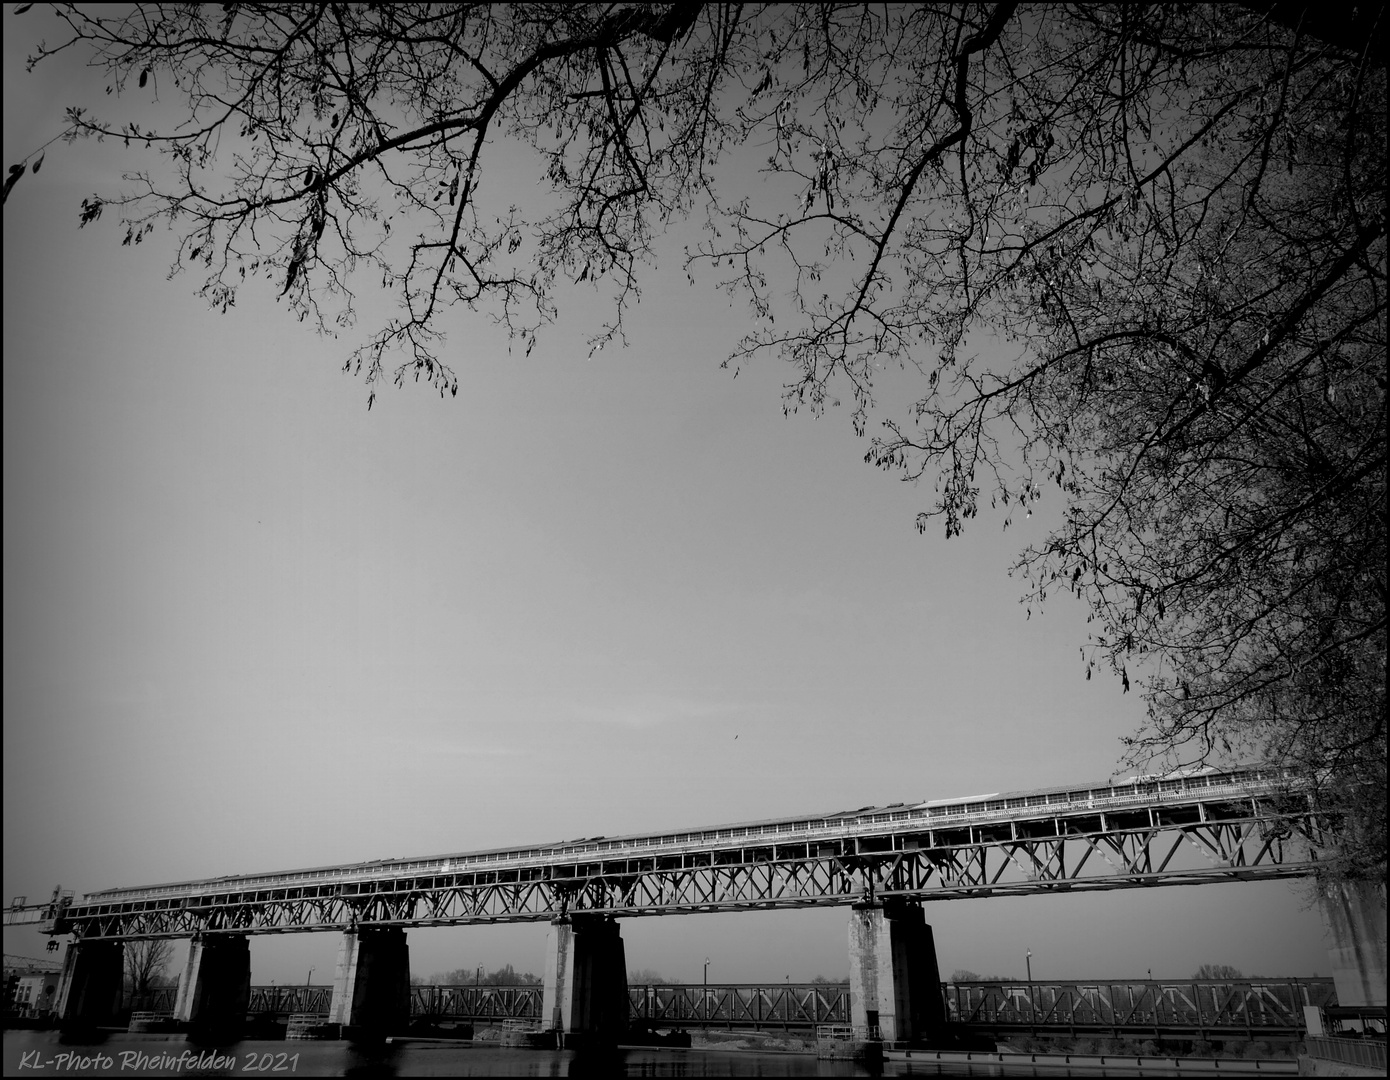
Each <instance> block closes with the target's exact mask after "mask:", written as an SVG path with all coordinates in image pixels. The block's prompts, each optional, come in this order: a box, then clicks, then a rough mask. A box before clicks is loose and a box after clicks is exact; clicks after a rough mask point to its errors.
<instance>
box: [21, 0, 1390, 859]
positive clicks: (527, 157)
mask: <svg viewBox="0 0 1390 1080" xmlns="http://www.w3.org/2000/svg"><path fill="white" fill-rule="evenodd" d="M57 11H58V14H59V17H60V18H61V19H62V20H63V22H64V23H65V25H66V27H67V28H68V31H69V36H68V38H67V39H66V40H64V41H61V42H59V43H57V44H55V45H43V46H40V47H39V49H38V50H37V53H36V54H35V56H34V58H33V60H32V61H31V62H32V63H37V62H44V61H46V60H47V59H48V58H50V57H54V56H56V55H58V54H61V53H64V52H68V51H70V50H74V49H77V50H80V51H82V52H83V54H84V55H85V56H87V57H88V58H89V59H90V60H91V61H92V62H93V63H95V64H96V65H98V66H99V67H101V68H103V69H104V70H105V71H106V73H107V75H108V77H109V87H108V92H109V93H112V94H113V95H114V96H113V98H112V99H111V100H113V101H114V100H115V98H116V97H125V98H126V100H133V101H136V102H145V101H147V100H149V99H151V98H153V97H154V95H156V94H158V95H160V97H161V102H162V107H163V108H164V109H165V110H168V109H169V108H170V105H169V101H170V100H176V101H178V102H179V105H178V108H177V109H175V110H174V112H175V121H174V122H173V123H172V124H168V125H164V126H160V127H158V128H157V129H156V128H154V127H149V126H147V124H148V122H147V121H142V120H139V119H125V120H121V119H110V120H108V119H99V118H98V117H97V116H96V115H95V114H94V113H92V112H91V111H90V110H89V108H88V107H79V106H74V107H73V108H72V110H71V111H70V112H69V114H68V115H69V122H70V125H71V126H70V130H69V132H68V134H69V135H70V136H71V137H74V138H76V137H82V136H96V137H102V138H108V139H109V138H119V139H121V140H123V141H124V142H126V143H129V144H136V145H143V146H146V147H148V148H150V149H151V150H152V151H154V152H155V159H156V161H155V166H154V167H152V168H151V170H150V171H147V172H142V173H139V174H137V175H134V176H132V177H130V178H129V184H130V186H129V188H128V190H127V191H126V192H125V193H124V194H118V195H112V194H110V193H107V194H102V193H98V194H94V195H93V196H91V197H90V198H88V199H86V200H84V202H83V206H82V212H81V213H82V222H83V223H84V224H85V223H86V222H89V221H92V220H95V219H96V218H97V217H99V216H100V215H101V214H102V212H103V211H104V210H105V208H107V207H109V206H113V207H115V208H116V209H117V210H119V212H120V213H121V214H122V215H123V219H124V223H125V224H126V232H125V236H124V241H123V242H125V243H127V244H130V243H138V242H139V241H140V240H141V238H142V237H143V236H145V235H147V234H148V232H149V230H151V229H152V228H153V226H154V224H155V223H156V222H157V221H164V222H167V223H169V224H170V225H172V226H173V227H174V228H175V229H176V230H177V233H178V236H179V244H178V249H177V254H176V257H175V264H174V268H173V269H174V270H175V272H178V271H182V270H192V271H195V272H197V273H198V274H199V275H200V276H201V278H202V285H201V291H202V294H203V295H204V296H206V297H207V298H208V300H209V301H210V302H211V303H212V304H213V305H214V306H215V307H217V308H220V309H222V310H226V309H227V308H228V307H229V306H230V305H232V304H233V303H235V300H236V297H237V295H238V293H239V291H240V290H241V289H243V288H245V287H247V286H248V283H250V282H255V281H256V280H257V279H260V278H265V279H268V283H267V284H268V287H269V288H270V289H272V290H273V291H274V292H275V293H276V294H277V295H278V296H279V297H280V298H281V299H282V300H283V301H284V303H285V304H286V305H287V306H288V307H289V308H290V310H291V311H293V312H294V313H295V314H296V315H297V316H298V317H299V318H301V319H309V320H312V321H313V322H314V323H315V324H316V325H317V326H318V327H319V328H320V329H321V330H323V331H325V332H328V333H333V334H338V333H340V332H345V331H347V330H348V329H349V328H350V327H352V326H353V324H354V321H355V319H356V316H357V292H356V290H358V289H360V288H362V287H363V286H364V284H367V285H373V286H374V285H375V284H376V283H378V282H379V283H380V286H381V288H382V289H383V290H385V291H386V292H387V293H389V294H391V295H392V296H394V298H395V301H396V305H397V307H396V314H395V315H394V316H392V317H391V318H390V319H389V320H387V321H386V322H385V323H384V324H383V325H380V326H376V327H369V328H367V329H366V331H365V336H364V338H363V339H362V340H361V341H360V342H359V344H358V345H357V346H356V347H355V348H354V349H353V351H352V352H351V353H350V354H349V355H348V357H347V360H346V365H345V366H346V368H347V369H348V370H350V371H352V372H356V373H360V374H363V375H364V376H365V380H366V383H367V386H368V405H369V407H370V404H371V402H372V401H373V400H374V397H375V394H376V392H377V390H378V388H379V386H380V385H381V384H382V383H383V382H384V381H385V380H388V379H390V380H393V381H394V382H395V383H396V384H398V385H400V384H403V383H404V382H405V381H406V380H407V379H413V380H414V381H417V382H418V381H424V382H426V383H428V384H429V385H431V386H432V387H433V388H434V389H435V390H437V391H438V392H439V393H441V394H455V393H457V391H458V386H459V384H458V380H457V377H456V374H455V371H454V369H453V367H452V366H451V364H450V363H449V362H448V360H446V359H445V357H444V354H443V352H442V350H441V345H442V338H441V331H440V328H439V325H440V320H441V317H442V313H443V312H444V311H446V310H447V309H448V308H449V307H451V306H455V305H457V306H462V307H463V308H466V309H467V310H469V311H471V312H474V313H476V314H478V315H481V316H485V317H490V318H493V319H495V320H497V321H498V322H500V323H501V325H502V326H504V327H505V328H506V329H507V330H508V332H509V333H510V334H511V335H512V337H513V340H514V341H515V342H516V344H517V345H518V347H521V348H524V349H525V350H527V351H529V350H530V349H531V348H532V347H533V346H534V344H535V342H536V336H537V334H538V332H539V331H540V330H541V329H542V327H544V325H545V324H547V323H550V322H552V321H553V320H555V319H556V318H557V316H558V311H557V306H556V305H557V290H558V289H559V287H560V286H561V285H562V283H564V282H566V281H569V282H575V283H581V284H586V285H591V286H592V287H594V288H596V289H602V290H605V292H606V295H607V299H608V302H609V303H610V304H611V309H610V310H611V317H610V319H609V321H608V323H607V325H606V326H605V327H604V328H603V330H602V331H601V332H600V333H599V334H598V335H597V336H596V337H595V338H594V339H593V340H592V341H591V342H590V347H591V348H601V347H602V346H603V345H604V344H606V343H607V342H609V341H612V340H621V338H622V331H623V318H624V314H625V312H627V311H628V309H629V307H630V305H631V304H632V303H633V302H634V301H635V300H636V299H637V297H638V296H639V293H640V286H641V284H642V282H643V280H644V277H643V275H644V272H645V271H646V269H647V268H648V267H649V265H650V264H651V262H652V259H653V256H654V254H655V251H656V247H657V243H658V238H659V236H660V235H661V234H662V232H663V231H664V230H665V229H666V228H667V226H669V225H671V224H672V223H674V222H676V221H680V220H685V219H690V218H694V219H695V220H697V221H700V222H701V223H702V224H703V225H704V227H705V230H706V231H705V233H704V239H703V240H702V241H700V242H698V243H697V244H695V245H693V246H692V247H691V248H689V249H688V250H687V257H686V265H687V269H688V270H689V272H690V273H691V275H692V277H693V275H694V274H695V273H696V272H697V271H698V272H700V273H702V274H708V275H711V276H712V277H713V278H714V281H715V283H716V284H717V285H718V286H719V287H720V288H723V289H727V290H728V291H729V292H730V293H732V294H734V295H736V296H741V297H743V298H745V299H746V300H747V302H748V305H749V307H748V312H749V320H750V330H749V332H748V334H747V335H746V336H745V337H744V339H743V340H742V342H741V343H740V344H739V345H738V347H737V349H736V350H735V352H734V354H733V355H732V356H731V357H730V358H729V362H730V363H731V364H733V365H734V366H735V367H738V366H740V365H742V364H744V363H749V362H753V361H755V360H759V359H760V358H762V357H764V356H766V357H769V358H779V359H780V360H781V361H782V362H783V363H785V364H786V365H788V371H789V379H788V382H787V384H786V387H785V399H784V403H785V408H786V409H787V411H789V412H792V411H796V410H799V409H802V408H806V409H809V410H811V411H813V412H820V411H822V410H824V409H826V408H829V407H833V406H834V405H837V404H839V402H840V401H841V400H844V401H845V402H846V404H847V405H848V406H849V409H850V414H851V417H852V421H853V424H854V426H855V428H856V429H857V430H858V431H859V432H860V433H861V434H867V433H868V431H869V424H870V421H871V419H872V420H873V422H874V423H875V424H876V425H877V426H876V428H875V432H876V433H875V435H874V437H873V439H872V441H871V443H870V444H869V449H868V452H867V454H866V459H867V460H868V461H869V462H871V463H873V464H875V465H877V466H879V467H882V468H884V469H888V470H892V471H895V472H897V473H899V474H900V475H902V476H903V477H904V478H907V479H911V480H914V481H915V480H921V481H924V482H926V483H927V484H930V485H931V486H932V487H933V489H934V495H933V497H932V499H931V502H930V503H929V505H927V506H925V507H924V509H923V511H922V513H921V515H920V517H919V518H918V526H919V528H921V529H924V530H925V529H927V528H931V527H942V528H944V531H945V533H946V535H947V536H948V537H950V536H955V535H957V534H959V533H960V532H961V531H962V529H963V528H964V527H965V524H966V522H968V521H970V520H971V519H973V518H975V517H976V516H977V515H978V513H979V512H980V510H981V509H982V508H985V507H986V506H988V507H989V508H992V509H994V510H995V511H996V512H997V513H998V514H999V515H1001V516H1002V518H1003V523H1004V525H1005V527H1007V526H1008V525H1009V524H1010V522H1011V521H1012V520H1013V519H1014V517H1015V516H1018V515H1025V516H1026V515H1030V514H1031V513H1032V510H1033V508H1034V507H1035V506H1036V505H1037V504H1038V503H1039V501H1040V500H1042V499H1044V498H1045V497H1046V495H1047V494H1048V493H1051V494H1052V495H1053V496H1054V497H1057V498H1060V499H1061V500H1062V502H1063V505H1064V517H1063V522H1062V524H1061V525H1060V526H1059V527H1057V528H1056V529H1055V530H1054V531H1053V532H1052V533H1051V534H1050V535H1049V536H1048V538H1047V540H1046V541H1045V542H1044V543H1042V544H1040V545H1038V546H1036V547H1032V548H1029V549H1028V550H1026V551H1025V552H1024V553H1023V555H1022V556H1021V559H1020V561H1019V564H1018V570H1019V571H1020V572H1022V573H1023V574H1025V575H1026V576H1027V579H1028V581H1029V585H1028V587H1027V590H1028V591H1027V595H1026V598H1025V599H1026V601H1027V603H1028V605H1029V613H1030V614H1031V609H1032V607H1034V606H1037V605H1039V604H1042V603H1043V602H1044V601H1045V600H1046V599H1047V597H1048V596H1049V595H1050V594H1052V593H1054V592H1055V591H1057V590H1059V589H1062V590H1068V591H1071V592H1074V593H1076V594H1077V595H1079V596H1081V597H1082V598H1083V599H1084V600H1085V601H1086V602H1087V603H1088V604H1089V606H1090V608H1091V611H1092V618H1093V623H1094V628H1095V629H1094V633H1093V634H1092V635H1091V637H1090V639H1089V641H1088V642H1087V644H1086V645H1085V646H1083V648H1082V657H1083V662H1084V665H1085V671H1086V674H1087V677H1089V676H1090V674H1091V671H1092V670H1093V668H1094V666H1095V665H1096V664H1097V663H1100V664H1103V665H1108V666H1109V667H1110V668H1111V669H1112V670H1113V671H1114V673H1115V675H1116V676H1117V677H1118V678H1119V679H1120V680H1121V683H1122V685H1123V686H1124V688H1125V689H1126V690H1128V689H1129V688H1130V686H1131V683H1132V682H1133V681H1135V680H1138V681H1139V682H1140V684H1141V685H1142V687H1143V689H1144V692H1145V694H1146V696H1147V699H1148V702H1149V706H1150V708H1149V721H1148V723H1147V725H1146V726H1145V727H1144V729H1143V730H1141V731H1140V732H1138V733H1136V734H1135V736H1134V738H1133V739H1132V740H1131V753H1130V759H1131V760H1132V761H1133V762H1135V763H1136V764H1138V763H1146V762H1151V761H1154V760H1158V761H1161V762H1165V763H1168V764H1176V763H1179V762H1181V763H1190V762H1193V761H1207V760H1229V759H1232V758H1242V757H1244V758H1248V757H1251V756H1255V757H1261V758H1264V759H1266V760H1269V761H1271V762H1274V763H1277V764H1288V765H1295V766H1298V767H1300V769H1301V770H1302V775H1303V776H1304V777H1305V778H1306V779H1309V780H1311V782H1312V784H1313V791H1312V796H1313V798H1314V799H1315V800H1316V803H1317V805H1318V807H1319V808H1320V809H1321V810H1323V811H1324V812H1325V813H1327V814H1328V815H1329V819H1330V820H1333V821H1334V823H1335V822H1337V821H1340V823H1341V824H1340V828H1339V830H1338V836H1339V837H1340V839H1339V841H1338V846H1337V847H1336V848H1335V851H1333V852H1332V854H1331V856H1330V857H1329V858H1328V860H1327V862H1326V864H1325V865H1326V867H1327V870H1328V873H1330V874H1332V875H1333V876H1342V875H1350V876H1358V875H1361V876H1364V875H1369V876H1371V877H1375V876H1383V873H1384V865H1385V833H1386V829H1385V800H1384V781H1385V729H1384V715H1385V681H1386V662H1385V659H1386V620H1385V600H1386V577H1385V566H1386V556H1387V553H1386V545H1385V516H1386V505H1385V373H1384V357H1385V346H1386V334H1385V184H1386V168H1385V145H1386V123H1385V117H1386V113H1387V108H1386V105H1387V103H1386V96H1385V65H1384V60H1383V57H1384V49H1383V45H1384V31H1383V8H1382V7H1381V6H1380V5H1369V6H1366V5H1359V6H1358V7H1357V8H1355V9H1354V10H1353V11H1352V12H1351V13H1350V14H1349V15H1345V14H1343V13H1342V12H1340V11H1338V12H1336V13H1335V14H1334V13H1333V12H1331V10H1330V9H1329V10H1327V11H1324V10H1323V9H1321V8H1318V7H1316V6H1313V5H1304V4H1285V3H1274V4H1268V3H1267V4H1249V5H1245V6H1235V5H1211V6H1196V5H1177V6H1149V5H1143V4H1138V5H1135V4H1126V5H1118V6H1092V5H1079V6H1067V5H1046V6H1036V7H1019V6H1017V5H1015V4H1012V3H999V4H987V5H973V4H963V5H950V6H947V5H902V6H898V7H870V6H863V5H853V6H850V5H831V4H823V5H810V4H802V5H782V6H770V7H752V6H747V7H745V6H741V5H725V4H709V5H700V4H690V3H677V4H669V5H635V4H634V5H617V6H611V5H588V4H573V5H545V6H532V5H497V6H481V7H479V6H473V5H427V4H386V5H351V4H315V5H308V4H275V5H263V4H230V5H222V6H220V7H215V6H214V7H209V6H203V5H182V4H178V5H175V4H137V5H133V6H131V7H128V8H127V7H122V8H117V9H107V8H102V7H91V8H87V7H82V6H77V5H57ZM135 115H136V116H143V115H144V114H143V113H141V112H140V111H139V109H138V108H137V110H136V112H135ZM755 159H756V160H755ZM518 161H520V162H522V164H521V165H518V164H517V162H518ZM526 161H530V162H532V163H533V170H534V174H535V175H536V176H537V177H538V178H539V180H540V183H539V184H538V185H529V184H528V185H523V186H524V187H525V188H526V190H525V191H524V192H519V191H518V185H517V184H516V183H515V177H516V175H517V170H518V168H520V169H523V170H524V169H525V167H526V166H525V162H526ZM508 162H510V164H508ZM24 164H27V163H21V165H24ZM754 169H756V170H757V171H758V179H757V181H756V182H754V181H753V180H752V176H753V170H754ZM21 173H22V168H21ZM18 175H20V173H15V174H12V176H13V177H15V178H17V177H18ZM7 190H8V186H7ZM262 287H266V286H262ZM889 369H896V370H900V371H904V372H906V373H907V374H908V375H909V376H910V377H911V380H912V385H913V386H914V393H915V401H914V403H913V404H912V406H911V407H910V408H909V409H908V410H906V411H905V412H903V411H888V410H886V409H885V408H884V407H883V406H882V405H881V404H880V402H879V395H880V393H881V391H880V389H879V388H880V385H881V383H882V380H883V379H884V378H885V372H886V371H887V370H889ZM1298 797H1300V798H1302V797H1304V795H1303V794H1300V795H1299V796H1298Z"/></svg>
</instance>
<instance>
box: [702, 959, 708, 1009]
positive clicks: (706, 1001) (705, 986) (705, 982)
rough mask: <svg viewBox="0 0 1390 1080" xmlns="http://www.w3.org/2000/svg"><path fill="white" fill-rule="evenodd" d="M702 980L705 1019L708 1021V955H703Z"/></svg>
mask: <svg viewBox="0 0 1390 1080" xmlns="http://www.w3.org/2000/svg"><path fill="white" fill-rule="evenodd" d="M703 981H704V988H705V994H704V998H705V1021H706V1022H708V1021H709V957H708V956H706V957H705V977H704V980H703Z"/></svg>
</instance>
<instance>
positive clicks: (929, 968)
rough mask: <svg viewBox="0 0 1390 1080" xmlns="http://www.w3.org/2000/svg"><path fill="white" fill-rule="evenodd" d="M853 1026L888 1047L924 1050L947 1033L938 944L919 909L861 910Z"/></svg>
mask: <svg viewBox="0 0 1390 1080" xmlns="http://www.w3.org/2000/svg"><path fill="white" fill-rule="evenodd" d="M849 1000H850V1016H851V1023H853V1024H854V1025H855V1026H856V1027H860V1026H862V1027H866V1028H874V1027H877V1028H878V1029H879V1031H880V1032H881V1034H882V1038H883V1041H884V1042H885V1043H900V1044H901V1043H907V1044H916V1045H920V1044H923V1043H928V1042H931V1041H932V1040H933V1039H934V1038H939V1037H940V1036H941V1035H942V1034H943V1033H944V1031H945V1025H946V1012H945V1004H944V1003H943V1001H942V999H941V974H940V971H939V970H938V968H937V963H936V941H935V939H934V938H933V936H932V929H931V927H930V926H928V925H927V923H926V920H925V918H924V917H923V914H922V908H921V906H920V905H918V904H907V903H895V902H893V901H889V902H888V903H886V904H855V905H854V906H853V908H852V909H851V912H850V920H849Z"/></svg>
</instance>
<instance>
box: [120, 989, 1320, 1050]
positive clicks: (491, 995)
mask: <svg viewBox="0 0 1390 1080" xmlns="http://www.w3.org/2000/svg"><path fill="white" fill-rule="evenodd" d="M175 993H176V991H175V988H174V987H160V988H158V989H156V990H154V991H152V992H151V994H150V995H149V1000H147V1001H145V1002H143V1003H142V1004H143V1006H144V1007H146V1008H149V1009H151V1010H154V1011H156V1012H162V1013H169V1012H172V1011H173V1008H174V996H175ZM941 993H942V997H943V999H944V1001H945V1003H946V1013H947V1017H948V1018H949V1019H950V1020H951V1021H952V1022H954V1023H962V1024H966V1025H967V1026H969V1028H971V1029H972V1030H975V1031H979V1032H981V1033H984V1034H994V1035H1010V1034H1020V1033H1024V1032H1027V1033H1030V1034H1037V1035H1061V1034H1067V1035H1072V1036H1092V1037H1114V1038H1121V1037H1131V1038H1134V1037H1144V1038H1175V1037H1182V1036H1187V1037H1195V1038H1200V1039H1216V1040H1220V1039H1232V1038H1253V1039H1261V1038H1281V1037H1282V1038H1301V1037H1302V1035H1303V1033H1304V1031H1305V1026H1304V1019H1303V1008H1304V1007H1305V1006H1307V1005H1316V1006H1319V1007H1323V1008H1325V1007H1328V1006H1333V1005H1335V1004H1336V1000H1337V994H1336V989H1335V986H1334V984H1333V981H1332V980H1331V979H1253V980H1248V979H1247V980H1205V981H1194V980H1187V981H1182V982H1164V981H1150V980H1136V981H1131V982H1096V981H1080V982H1035V983H1026V982H973V983H944V984H942V987H941ZM332 997H333V988H332V987H331V986H253V987H251V998H250V1003H249V1005H248V1006H247V1014H248V1015H249V1016H264V1015H267V1014H273V1015H278V1016H288V1015H290V1014H293V1013H316V1014H319V1015H322V1016H327V1015H328V1011H329V1003H330V1001H331V1000H332ZM541 997H542V988H541V987H539V986H485V985H483V986H414V987H411V991H410V1013H411V1016H412V1017H414V1018H417V1019H424V1020H467V1021H472V1022H475V1023H502V1022H505V1021H508V1020H523V1021H539V1019H540V1016H541ZM628 1003H629V1012H628V1018H629V1022H630V1023H632V1024H635V1025H639V1026H642V1027H650V1028H663V1027H664V1028H689V1027H705V1026H708V1027H714V1028H751V1029H754V1030H761V1029H784V1030H790V1029H796V1030H800V1029H813V1028H815V1027H816V1026H817V1025H821V1024H848V1023H849V1022H850V1014H849V984H848V983H788V984H781V985H778V984H772V985H758V984H746V983H737V984H719V985H708V986H706V985H702V984H682V985H678V984H663V985H642V986H630V987H628Z"/></svg>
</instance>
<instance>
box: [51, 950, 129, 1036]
mask: <svg viewBox="0 0 1390 1080" xmlns="http://www.w3.org/2000/svg"><path fill="white" fill-rule="evenodd" d="M124 986H125V949H124V947H123V946H122V945H121V943H120V942H119V941H74V942H73V943H72V944H71V945H69V946H68V951H67V954H66V955H65V956H64V957H63V974H62V976H61V978H60V980H59V983H58V1006H57V1009H58V1018H59V1020H60V1021H61V1023H62V1024H63V1026H64V1027H70V1026H95V1025H99V1024H114V1023H115V1022H116V1017H117V1015H118V1014H119V1013H120V1011H121V993H122V990H123V989H124Z"/></svg>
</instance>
